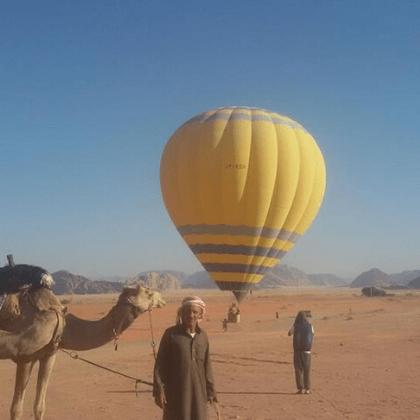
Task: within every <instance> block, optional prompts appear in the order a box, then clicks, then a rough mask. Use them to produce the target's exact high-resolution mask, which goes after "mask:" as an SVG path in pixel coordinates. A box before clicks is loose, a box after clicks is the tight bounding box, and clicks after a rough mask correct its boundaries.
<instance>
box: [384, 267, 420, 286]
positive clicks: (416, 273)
mask: <svg viewBox="0 0 420 420" xmlns="http://www.w3.org/2000/svg"><path fill="white" fill-rule="evenodd" d="M390 276H391V278H392V281H393V282H394V283H397V284H400V285H401V286H407V285H408V284H409V283H410V282H411V281H412V280H414V279H416V278H417V277H420V270H411V271H403V272H402V273H396V274H390Z"/></svg>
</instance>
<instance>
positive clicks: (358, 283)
mask: <svg viewBox="0 0 420 420" xmlns="http://www.w3.org/2000/svg"><path fill="white" fill-rule="evenodd" d="M417 273H418V276H417V277H416V274H417ZM52 276H53V278H54V280H55V282H56V284H55V285H54V286H53V291H54V293H56V294H57V295H60V294H102V293H120V292H121V290H122V288H123V287H124V285H137V284H141V285H143V286H147V287H151V288H153V289H155V290H159V291H162V290H167V289H168V290H176V289H180V288H186V289H187V288H194V289H216V288H217V285H216V284H215V282H214V281H213V280H212V278H211V277H210V275H209V274H208V273H207V272H206V271H204V270H203V271H198V272H196V273H194V274H192V275H188V274H186V273H184V272H182V271H175V270H156V271H145V272H141V273H139V274H137V275H136V276H133V277H129V278H127V277H123V276H112V277H102V278H101V279H100V280H90V279H88V278H87V277H84V276H81V275H76V274H72V273H70V272H69V271H65V270H61V271H57V272H55V273H53V274H52ZM413 277H416V278H413ZM407 279H411V280H410V281H411V283H410V282H408V283H409V285H408V287H419V288H420V270H412V271H404V272H402V273H399V274H392V275H389V274H386V273H383V272H382V271H380V270H379V269H377V268H374V269H372V270H369V271H366V272H364V273H362V274H360V275H359V276H358V277H356V278H355V279H354V280H353V281H352V282H351V283H350V285H349V284H348V282H346V281H345V280H344V279H342V278H340V277H338V276H336V275H334V274H306V273H305V272H304V271H302V270H299V269H298V268H295V267H291V266H288V265H287V264H279V265H277V266H276V267H274V268H272V269H271V270H270V271H269V272H268V273H267V274H266V275H265V277H264V279H263V280H262V281H261V282H260V283H259V284H258V285H256V287H255V288H256V289H260V290H261V289H267V288H276V287H288V286H294V287H304V286H328V287H343V286H350V287H365V286H376V287H384V288H386V287H398V285H401V284H403V283H405V282H407ZM411 284H413V285H411ZM417 284H418V285H417Z"/></svg>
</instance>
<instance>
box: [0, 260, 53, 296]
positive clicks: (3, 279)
mask: <svg viewBox="0 0 420 420" xmlns="http://www.w3.org/2000/svg"><path fill="white" fill-rule="evenodd" d="M53 284H54V280H53V278H52V276H51V274H50V273H49V272H48V271H47V270H45V269H44V268H41V267H37V266H35V265H27V264H18V265H14V266H6V267H1V268H0V295H2V294H4V293H7V294H13V293H18V292H19V291H20V290H21V289H22V288H25V287H33V288H36V289H38V288H41V287H46V288H48V289H51V287H52V285H53Z"/></svg>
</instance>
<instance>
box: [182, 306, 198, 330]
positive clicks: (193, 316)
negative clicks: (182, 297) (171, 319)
mask: <svg viewBox="0 0 420 420" xmlns="http://www.w3.org/2000/svg"><path fill="white" fill-rule="evenodd" d="M202 314H203V310H202V309H201V308H200V307H199V306H198V305H187V306H183V307H182V312H181V318H182V323H183V324H184V325H185V326H186V327H187V328H188V329H189V330H191V331H195V327H196V326H197V323H198V320H199V319H201V316H202Z"/></svg>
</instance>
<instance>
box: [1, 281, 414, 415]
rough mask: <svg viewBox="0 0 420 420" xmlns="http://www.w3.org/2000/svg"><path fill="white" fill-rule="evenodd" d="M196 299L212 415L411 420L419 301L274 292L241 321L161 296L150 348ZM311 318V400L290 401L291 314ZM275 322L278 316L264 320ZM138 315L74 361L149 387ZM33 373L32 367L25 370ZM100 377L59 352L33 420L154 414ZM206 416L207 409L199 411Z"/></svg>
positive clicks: (80, 305) (124, 383) (4, 406)
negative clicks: (210, 376) (116, 336)
mask: <svg viewBox="0 0 420 420" xmlns="http://www.w3.org/2000/svg"><path fill="white" fill-rule="evenodd" d="M194 293H196V294H199V295H200V296H201V297H203V298H204V299H205V300H206V302H207V315H206V318H205V320H204V321H203V323H202V325H203V327H204V328H205V329H206V330H207V332H208V334H209V337H210V345H211V352H212V359H213V368H214V371H215V372H214V373H215V380H216V387H217V389H218V392H219V404H220V410H221V415H222V419H224V420H230V419H241V420H280V419H282V420H289V419H290V420H292V419H304V420H307V419H320V420H321V419H322V420H328V419H331V420H332V419H334V420H336V419H352V420H362V419H363V420H365V419H369V418H372V419H389V420H391V419H392V420H394V419H404V420H408V419H413V420H414V419H419V418H420V405H419V404H418V392H417V387H418V384H419V383H420V371H419V369H418V366H419V363H420V353H419V345H420V322H419V321H420V305H419V304H420V294H417V293H407V292H397V293H396V295H395V296H393V297H386V298H374V299H368V298H364V297H361V295H360V291H359V290H354V289H352V290H350V289H327V288H319V287H317V288H306V289H305V288H301V289H293V288H284V289H279V290H277V291H271V292H268V291H259V292H254V294H253V295H252V296H251V297H248V299H247V300H246V301H245V302H244V303H243V304H242V305H241V322H240V323H239V324H228V331H227V332H226V333H223V332H222V323H221V319H222V318H224V317H225V316H226V313H227V309H228V305H229V303H230V302H232V301H233V299H232V297H231V296H230V294H227V293H222V292H218V291H215V290H214V291H213V290H211V291H203V290H200V291H191V290H188V291H172V292H171V293H170V294H168V295H167V296H166V297H167V299H168V301H169V303H168V305H167V306H166V307H165V308H163V309H159V310H155V311H154V312H153V315H152V325H153V335H154V338H155V340H156V341H157V342H158V341H159V339H160V337H161V335H162V333H163V331H164V329H165V328H166V327H168V326H170V325H171V324H172V323H173V322H174V317H175V311H176V308H177V306H178V303H179V302H180V300H181V299H182V298H183V297H185V296H186V295H191V294H194ZM72 299H73V300H72V301H71V303H70V304H69V305H68V309H69V311H70V312H72V313H74V314H76V315H78V316H81V317H85V318H89V319H98V318H101V317H102V316H103V315H104V314H105V313H106V312H108V310H109V309H110V307H111V305H112V304H113V303H114V302H115V300H116V295H101V296H86V297H83V296H77V297H74V298H72ZM305 309H309V310H311V311H312V314H313V318H312V322H313V324H314V327H315V339H314V347H313V358H312V363H313V368H312V382H313V394H312V395H295V391H296V390H295V384H294V371H293V364H292V356H293V354H292V340H291V338H290V337H288V336H287V331H288V329H289V327H290V325H291V324H292V322H293V318H294V316H295V315H296V313H297V311H298V310H305ZM276 315H278V317H277V316H276ZM150 343H151V331H150V327H149V317H148V315H147V314H145V315H142V316H141V317H140V318H139V319H137V320H136V322H135V323H134V325H133V326H132V327H131V328H130V329H129V330H128V331H126V332H125V333H124V334H123V336H122V337H121V339H120V343H119V348H118V351H114V346H113V345H112V344H109V345H107V346H105V347H102V348H100V349H97V350H92V351H88V352H80V353H79V355H80V357H83V358H86V359H88V360H91V361H93V362H95V363H98V364H102V365H104V366H106V367H109V368H111V369H114V370H116V371H119V372H122V373H125V374H127V375H129V376H132V377H134V378H139V379H143V380H145V381H152V369H153V354H152V349H151V345H150ZM14 372H15V367H14V364H13V363H12V362H11V361H2V362H1V363H0V375H1V378H2V380H1V384H0V388H1V390H0V419H8V418H9V417H8V416H9V414H8V412H9V406H10V403H11V399H12V393H13V383H14ZM34 373H36V371H35V372H34ZM35 385H36V378H35V376H34V377H33V378H32V379H31V382H30V383H29V386H28V391H27V397H26V401H25V414H24V416H23V418H24V419H30V418H33V417H32V404H33V398H34V392H35ZM134 385H135V382H134V380H130V379H127V378H125V377H122V376H119V375H116V374H113V373H110V372H108V371H105V370H101V369H99V368H96V367H94V366H92V365H89V364H87V363H84V362H83V361H80V360H73V359H72V358H70V357H69V356H68V355H67V354H65V353H62V352H60V353H59V354H58V357H57V363H56V367H55V370H54V373H53V377H52V380H51V384H50V387H49V391H48V395H47V413H46V416H45V420H78V419H90V420H103V419H107V420H112V419H115V420H121V419H124V420H139V419H144V420H147V419H150V420H157V419H161V410H160V409H159V408H157V407H156V406H155V405H154V402H153V399H152V396H151V387H150V386H148V385H141V384H140V385H139V386H138V391H139V392H138V397H136V394H135V386H134ZM209 413H210V416H209V418H210V419H211V420H213V419H216V418H217V416H216V412H215V411H214V410H213V408H210V411H209Z"/></svg>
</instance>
